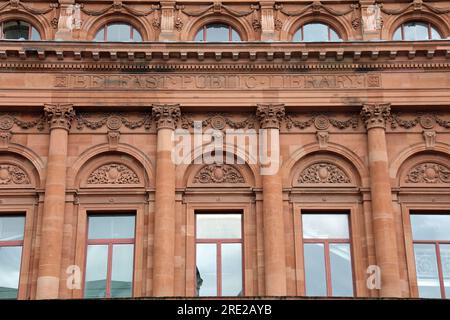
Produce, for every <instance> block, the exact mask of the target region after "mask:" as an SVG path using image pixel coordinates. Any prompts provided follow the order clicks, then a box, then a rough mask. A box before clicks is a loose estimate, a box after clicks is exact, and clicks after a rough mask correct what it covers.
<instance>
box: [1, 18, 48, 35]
mask: <svg viewBox="0 0 450 320" xmlns="http://www.w3.org/2000/svg"><path fill="white" fill-rule="evenodd" d="M0 39H8V40H41V36H40V34H39V32H38V31H37V30H36V28H35V27H33V26H32V25H31V24H29V23H28V22H25V21H20V20H10V21H4V22H2V23H0Z"/></svg>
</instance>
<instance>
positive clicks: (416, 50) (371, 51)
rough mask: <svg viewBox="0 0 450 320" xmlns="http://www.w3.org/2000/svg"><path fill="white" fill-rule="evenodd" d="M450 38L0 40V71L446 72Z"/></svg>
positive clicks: (449, 62) (448, 62)
mask: <svg viewBox="0 0 450 320" xmlns="http://www.w3.org/2000/svg"><path fill="white" fill-rule="evenodd" d="M449 67H450V40H440V41H414V42H398V41H383V42H374V41H371V42H339V43H291V42H275V43H264V42H263V43H261V42H242V43H204V44H200V43H194V42H176V43H175V42H174V43H162V42H144V43H139V44H136V43H98V42H60V41H27V42H17V41H4V40H2V41H0V69H3V70H17V69H19V70H21V69H26V70H42V69H47V70H79V71H84V70H99V71H114V70H119V71H154V72H158V71H160V72H164V71H172V70H174V71H175V70H180V71H183V70H185V71H210V70H229V71H239V70H242V71H254V70H261V71H267V70H274V71H276V70H294V71H295V70H309V69H316V70H346V69H348V70H355V69H357V70H374V69H376V70H383V69H447V68H449Z"/></svg>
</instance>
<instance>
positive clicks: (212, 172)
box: [193, 164, 245, 184]
mask: <svg viewBox="0 0 450 320" xmlns="http://www.w3.org/2000/svg"><path fill="white" fill-rule="evenodd" d="M193 182H194V183H195V184H197V183H199V184H206V183H245V179H244V177H243V176H242V174H241V173H240V172H239V171H238V170H237V169H236V168H234V167H232V166H230V165H227V164H211V165H207V166H205V167H203V168H202V169H201V170H200V171H199V172H198V173H197V174H196V175H195V177H194V181H193Z"/></svg>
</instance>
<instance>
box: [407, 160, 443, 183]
mask: <svg viewBox="0 0 450 320" xmlns="http://www.w3.org/2000/svg"><path fill="white" fill-rule="evenodd" d="M405 182H406V183H433V184H440V183H450V169H449V167H447V166H445V165H442V164H439V163H436V162H424V163H421V164H418V165H416V166H414V167H413V168H412V169H410V170H409V172H408V174H407V175H406V178H405Z"/></svg>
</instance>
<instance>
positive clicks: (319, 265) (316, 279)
mask: <svg viewBox="0 0 450 320" xmlns="http://www.w3.org/2000/svg"><path fill="white" fill-rule="evenodd" d="M304 250H305V276H306V279H305V282H306V295H308V296H326V295H327V282H326V271H325V256H324V245H323V244H320V243H314V244H312V243H305V245H304Z"/></svg>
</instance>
